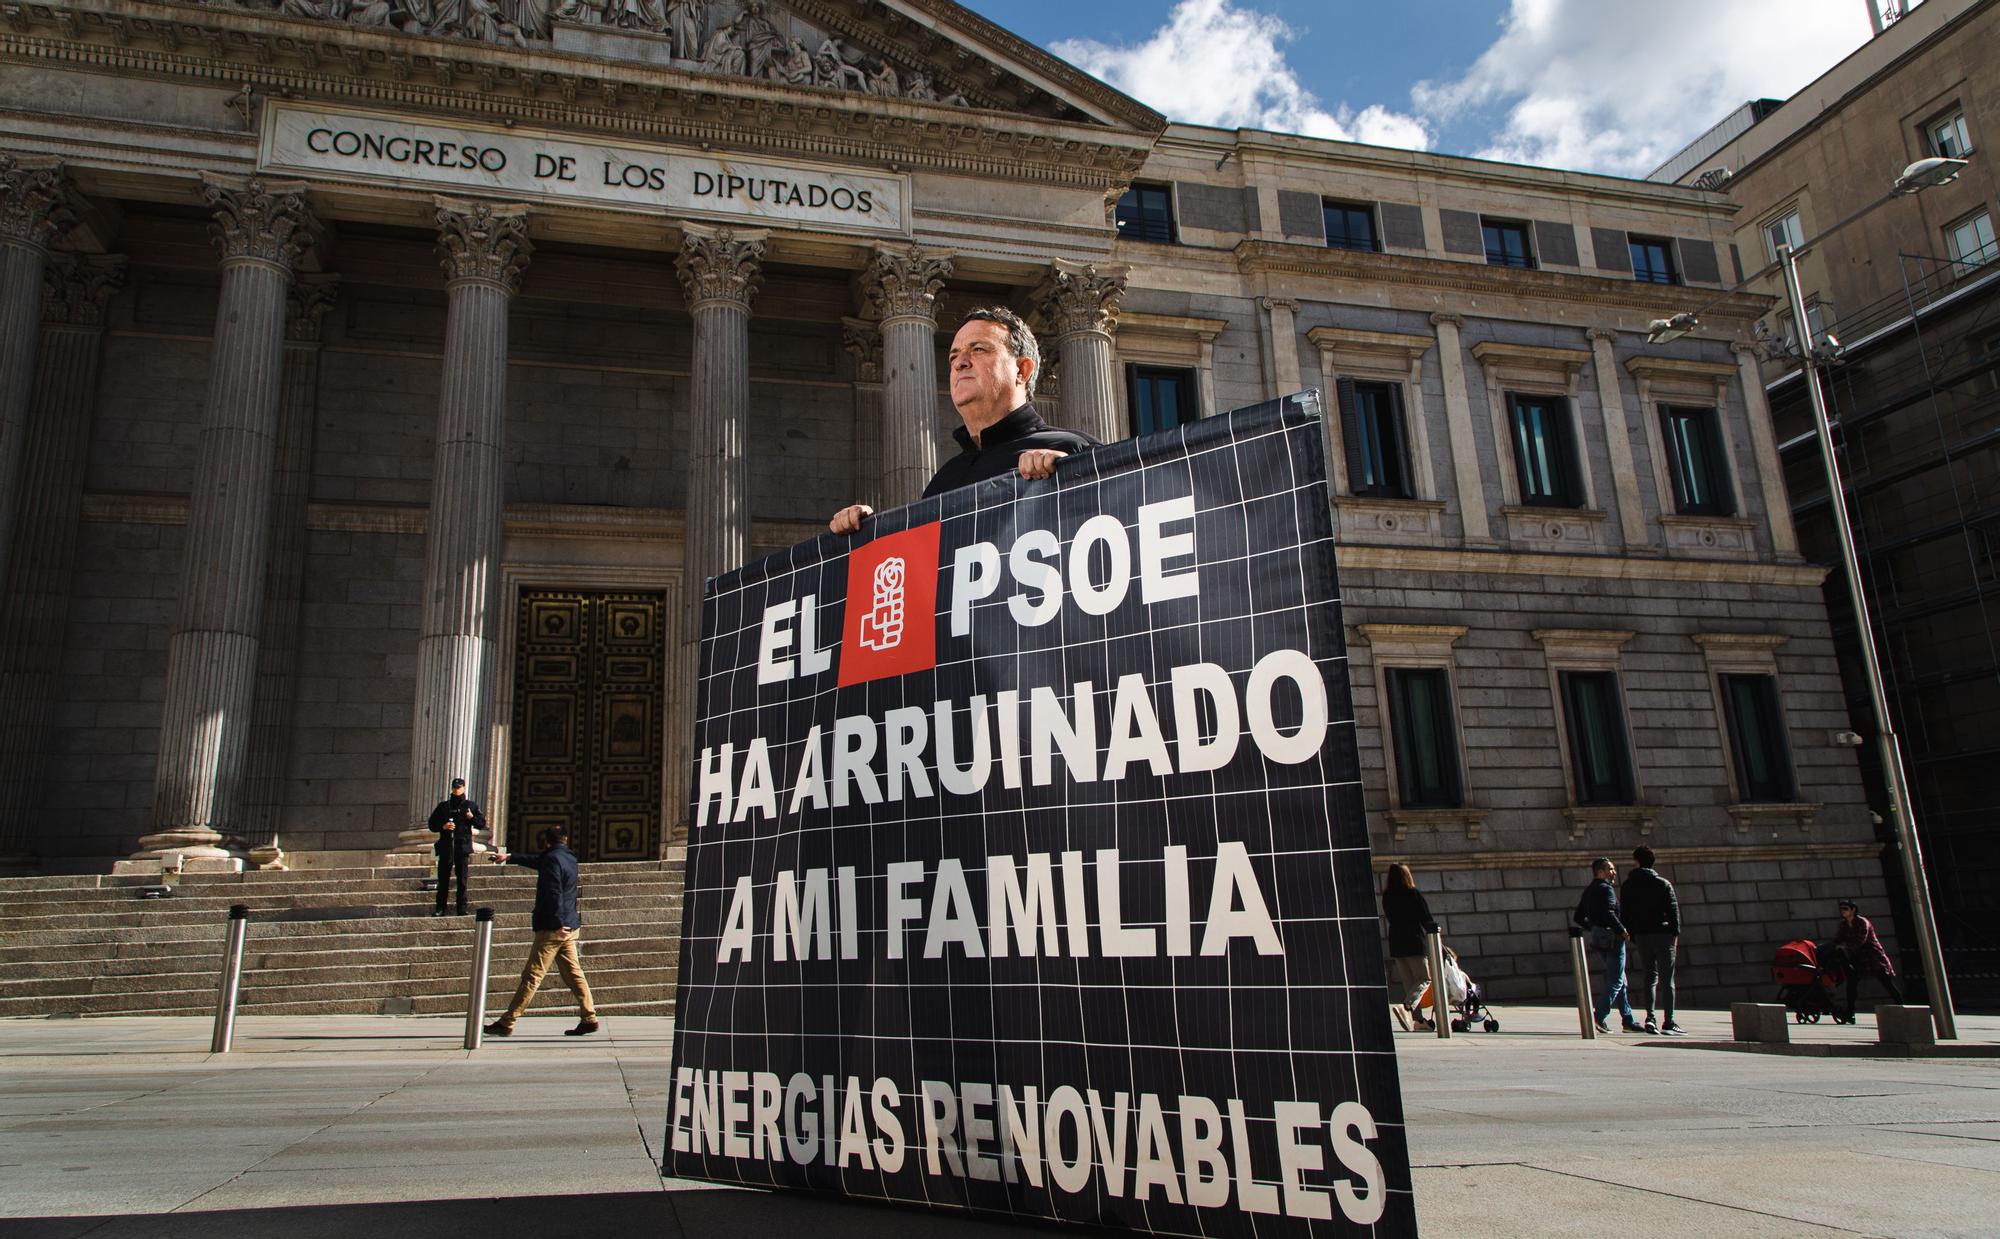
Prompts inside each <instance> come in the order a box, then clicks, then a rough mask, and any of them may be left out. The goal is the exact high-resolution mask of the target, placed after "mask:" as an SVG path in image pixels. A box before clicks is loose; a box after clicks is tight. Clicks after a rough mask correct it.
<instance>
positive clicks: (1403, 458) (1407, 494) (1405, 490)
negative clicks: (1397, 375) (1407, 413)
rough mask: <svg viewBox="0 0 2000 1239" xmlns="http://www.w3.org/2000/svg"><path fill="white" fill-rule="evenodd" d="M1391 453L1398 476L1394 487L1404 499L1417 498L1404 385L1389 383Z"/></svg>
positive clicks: (1394, 480)
mask: <svg viewBox="0 0 2000 1239" xmlns="http://www.w3.org/2000/svg"><path fill="white" fill-rule="evenodd" d="M1389 408H1390V415H1389V454H1390V459H1392V460H1394V461H1395V467H1396V476H1395V477H1394V478H1393V479H1391V480H1392V482H1393V483H1394V486H1393V489H1394V490H1395V491H1396V493H1397V495H1398V496H1399V497H1401V498H1404V499H1415V498H1416V497H1417V487H1416V482H1415V480H1414V479H1413V478H1412V477H1411V476H1410V438H1409V431H1408V423H1407V421H1406V419H1405V417H1404V415H1403V385H1402V384H1401V383H1391V384H1389Z"/></svg>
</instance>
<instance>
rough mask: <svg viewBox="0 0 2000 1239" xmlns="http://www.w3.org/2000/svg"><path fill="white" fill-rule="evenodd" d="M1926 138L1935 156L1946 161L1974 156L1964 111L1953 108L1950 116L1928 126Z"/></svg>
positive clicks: (1925, 129)
mask: <svg viewBox="0 0 2000 1239" xmlns="http://www.w3.org/2000/svg"><path fill="white" fill-rule="evenodd" d="M1924 136H1925V138H1926V139H1927V140H1928V141H1929V143H1930V148H1931V154H1933V155H1941V156H1943V157H1944V158H1946V159H1964V158H1965V157H1966V156H1968V155H1970V154H1972V138H1971V136H1970V135H1969V134H1968V133H1967V132H1966V128H1965V112H1964V110H1963V109H1960V108H1953V109H1952V110H1951V114H1950V115H1948V116H1945V117H1943V118H1941V119H1939V120H1934V121H1932V122H1931V123H1930V124H1929V125H1926V126H1925V127H1924Z"/></svg>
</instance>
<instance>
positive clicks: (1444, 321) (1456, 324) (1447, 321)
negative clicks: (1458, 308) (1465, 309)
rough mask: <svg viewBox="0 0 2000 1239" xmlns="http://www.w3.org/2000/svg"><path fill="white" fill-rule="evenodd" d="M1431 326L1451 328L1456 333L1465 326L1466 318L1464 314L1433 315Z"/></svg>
mask: <svg viewBox="0 0 2000 1239" xmlns="http://www.w3.org/2000/svg"><path fill="white" fill-rule="evenodd" d="M1431 326H1433V327H1449V328H1451V329H1452V330H1453V331H1456V330H1458V329H1459V328H1460V327H1463V326H1465V316H1464V315H1462V314H1445V313H1437V314H1433V315H1431Z"/></svg>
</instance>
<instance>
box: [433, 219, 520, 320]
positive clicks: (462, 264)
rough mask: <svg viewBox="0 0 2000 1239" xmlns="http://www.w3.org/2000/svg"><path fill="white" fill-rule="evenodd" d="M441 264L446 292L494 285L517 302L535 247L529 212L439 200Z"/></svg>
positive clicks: (438, 224) (439, 249)
mask: <svg viewBox="0 0 2000 1239" xmlns="http://www.w3.org/2000/svg"><path fill="white" fill-rule="evenodd" d="M431 201H432V203H434V204H435V205H436V207H437V227H438V245H437V248H438V261H439V262H440V263H442V264H443V266H444V282H445V285H446V287H450V286H451V285H454V284H490V285H492V286H493V287H495V288H497V289H499V290H500V291H501V292H504V293H506V294H507V295H508V296H510V297H511V296H513V295H514V294H515V293H517V292H520V291H521V272H523V271H525V270H526V269H527V267H528V259H529V258H530V257H531V256H532V255H533V254H534V252H535V247H534V244H533V243H532V242H530V241H529V240H528V208H527V207H525V206H523V205H522V204H520V203H518V202H500V203H495V202H468V201H465V200H464V199H460V198H446V197H442V196H440V197H436V198H433V199H431Z"/></svg>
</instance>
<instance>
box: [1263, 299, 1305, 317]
mask: <svg viewBox="0 0 2000 1239" xmlns="http://www.w3.org/2000/svg"><path fill="white" fill-rule="evenodd" d="M1257 304H1258V305H1261V306H1263V307H1264V308H1265V309H1267V310H1283V311H1284V312H1285V313H1287V314H1297V313H1298V312H1299V301H1298V298H1296V297H1259V298H1257Z"/></svg>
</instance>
